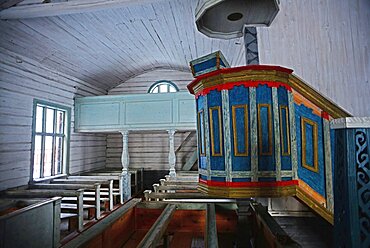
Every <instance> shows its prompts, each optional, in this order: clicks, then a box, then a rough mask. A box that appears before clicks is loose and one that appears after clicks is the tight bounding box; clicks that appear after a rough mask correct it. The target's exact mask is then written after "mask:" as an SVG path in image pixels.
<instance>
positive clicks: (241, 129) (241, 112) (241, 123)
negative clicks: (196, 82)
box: [234, 107, 248, 153]
mask: <svg viewBox="0 0 370 248" xmlns="http://www.w3.org/2000/svg"><path fill="white" fill-rule="evenodd" d="M247 112H248V109H247V108H243V107H241V108H235V120H236V127H235V129H236V130H235V132H236V137H237V139H236V140H237V141H238V142H237V144H236V147H234V149H237V151H238V152H239V153H247V152H248V150H247V149H248V146H246V142H245V141H246V139H247V138H248V136H246V133H245V129H246V128H247V129H248V120H246V119H245V115H246V114H247Z"/></svg>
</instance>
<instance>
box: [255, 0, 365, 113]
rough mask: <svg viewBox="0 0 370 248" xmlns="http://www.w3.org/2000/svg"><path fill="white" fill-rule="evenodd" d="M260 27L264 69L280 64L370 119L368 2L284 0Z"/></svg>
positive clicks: (356, 0) (334, 99)
mask: <svg viewBox="0 0 370 248" xmlns="http://www.w3.org/2000/svg"><path fill="white" fill-rule="evenodd" d="M280 3H281V4H280V8H281V10H280V12H279V14H278V15H277V17H276V19H275V20H274V22H273V23H272V25H271V27H269V28H258V30H257V35H258V46H259V58H260V63H261V64H279V65H282V66H286V67H289V68H292V69H294V73H295V74H296V75H298V76H299V77H301V78H302V79H303V80H305V81H306V82H308V83H309V84H311V85H312V86H313V87H314V88H315V89H317V90H319V91H320V92H321V93H323V94H324V95H326V96H328V97H329V98H331V99H332V100H333V101H334V102H335V103H337V104H338V105H340V106H342V107H344V108H345V109H347V110H348V111H349V112H350V113H352V114H353V115H356V116H370V104H369V95H370V82H369V72H370V61H369V37H370V29H369V27H370V15H369V9H370V1H368V0H353V1H348V0H323V1H322V0H305V1H292V0H281V1H280Z"/></svg>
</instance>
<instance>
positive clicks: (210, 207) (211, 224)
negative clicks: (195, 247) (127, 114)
mask: <svg viewBox="0 0 370 248" xmlns="http://www.w3.org/2000/svg"><path fill="white" fill-rule="evenodd" d="M206 210H207V211H206V216H207V217H206V218H207V224H206V231H205V244H206V245H205V247H208V248H210V247H212V248H218V238H217V226H216V209H215V204H214V203H208V204H207V208H206Z"/></svg>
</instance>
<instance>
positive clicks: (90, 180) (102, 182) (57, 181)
mask: <svg viewBox="0 0 370 248" xmlns="http://www.w3.org/2000/svg"><path fill="white" fill-rule="evenodd" d="M50 183H51V184H63V185H64V184H75V185H86V184H90V185H91V184H95V183H98V184H100V185H101V186H108V188H102V187H100V192H104V191H106V190H108V192H109V195H108V198H109V199H108V202H109V211H112V210H113V205H114V202H113V190H114V188H113V179H103V178H98V179H94V178H85V179H78V178H76V179H71V178H68V179H54V180H53V181H51V182H50ZM119 193H120V194H119V196H120V198H121V197H122V196H121V191H119ZM100 201H103V200H102V199H100ZM104 201H106V200H104Z"/></svg>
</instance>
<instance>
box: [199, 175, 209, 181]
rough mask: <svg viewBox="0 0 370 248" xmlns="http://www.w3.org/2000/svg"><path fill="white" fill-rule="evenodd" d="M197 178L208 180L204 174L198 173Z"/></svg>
mask: <svg viewBox="0 0 370 248" xmlns="http://www.w3.org/2000/svg"><path fill="white" fill-rule="evenodd" d="M199 178H200V179H203V180H206V181H207V180H208V179H207V176H204V175H199Z"/></svg>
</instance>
